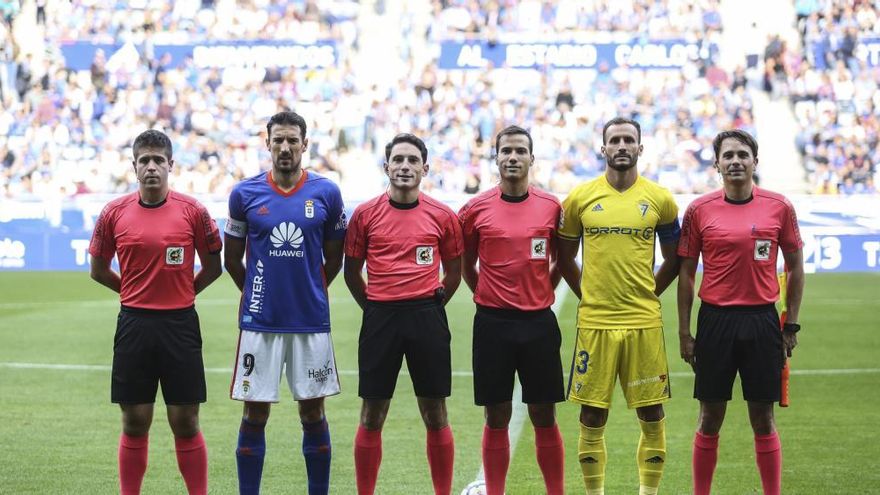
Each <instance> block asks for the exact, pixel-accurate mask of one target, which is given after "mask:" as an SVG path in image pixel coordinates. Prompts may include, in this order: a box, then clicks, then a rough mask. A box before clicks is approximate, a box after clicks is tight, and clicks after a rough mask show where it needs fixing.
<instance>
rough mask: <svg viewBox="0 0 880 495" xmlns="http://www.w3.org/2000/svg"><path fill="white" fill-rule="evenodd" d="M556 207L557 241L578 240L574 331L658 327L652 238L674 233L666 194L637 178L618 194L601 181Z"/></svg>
mask: <svg viewBox="0 0 880 495" xmlns="http://www.w3.org/2000/svg"><path fill="white" fill-rule="evenodd" d="M562 207H563V223H562V228H561V229H559V236H560V237H562V238H564V239H569V240H578V239H581V238H583V244H582V246H581V247H582V252H583V275H582V277H581V295H582V297H581V301H580V304H579V305H578V327H580V328H609V329H612V328H656V327H661V326H663V321H662V318H661V316H660V300H659V299H658V298H657V296H655V295H654V255H655V253H654V249H655V248H654V247H655V242H654V237H655V233H656V231H657V229H658V227H661V228H667V229H671V228H673V225H674V226H675V228H677V219H678V206H677V205H676V204H675V201H674V200H673V198H672V194H670V193H669V191H668V190H666V189H664V188H663V187H661V186H660V185H658V184H656V183H654V182H652V181H650V180H648V179H645V178H644V177H641V176H640V177H639V178H638V180H636V182H635V184H633V185H632V187H630V188H629V189H627V190H626V191H624V192H619V191H617V190H616V189H614V188H613V187H611V185H610V184H609V183H608V180H607V179H606V178H605V176H604V175H602V176H601V177H599V178H597V179H594V180H592V181H590V182H586V183H584V184H581V185H580V186H578V187H576V188H575V189H574V190H572V191H571V193H570V194H569V195H568V197H567V198H566V199H565V201H564V202H563V204H562ZM676 236H677V233H676ZM676 239H677V237H676Z"/></svg>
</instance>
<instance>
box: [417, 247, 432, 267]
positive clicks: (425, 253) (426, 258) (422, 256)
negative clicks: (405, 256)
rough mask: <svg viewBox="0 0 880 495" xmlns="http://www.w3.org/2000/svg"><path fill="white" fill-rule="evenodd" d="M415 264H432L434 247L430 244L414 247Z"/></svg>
mask: <svg viewBox="0 0 880 495" xmlns="http://www.w3.org/2000/svg"><path fill="white" fill-rule="evenodd" d="M416 264H417V265H433V264H434V248H433V247H432V246H417V247H416Z"/></svg>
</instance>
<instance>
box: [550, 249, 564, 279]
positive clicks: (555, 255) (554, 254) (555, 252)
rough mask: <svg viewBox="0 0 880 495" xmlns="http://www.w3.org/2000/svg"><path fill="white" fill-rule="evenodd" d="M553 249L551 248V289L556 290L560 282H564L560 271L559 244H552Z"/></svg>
mask: <svg viewBox="0 0 880 495" xmlns="http://www.w3.org/2000/svg"><path fill="white" fill-rule="evenodd" d="M552 245H553V247H552V248H550V287H553V288H554V289H555V288H556V286H557V285H559V281H560V280H562V272H560V271H559V266H558V265H559V262H558V261H557V260H558V259H559V247H558V246H557V243H556V242H554V243H552Z"/></svg>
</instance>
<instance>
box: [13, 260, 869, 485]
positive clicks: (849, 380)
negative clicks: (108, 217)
mask: <svg viewBox="0 0 880 495" xmlns="http://www.w3.org/2000/svg"><path fill="white" fill-rule="evenodd" d="M0 286H2V288H3V290H2V294H3V300H2V301H0V446H2V448H0V493H9V494H28V493H30V494H65V493H71V494H84V493H89V494H91V493H101V494H104V493H114V492H116V490H117V486H116V483H117V478H116V448H117V439H118V435H119V430H120V414H119V410H118V408H117V407H116V406H115V405H112V404H110V402H109V385H110V379H109V371H108V369H107V367H108V365H109V364H110V362H111V355H112V340H113V331H114V325H115V317H116V313H117V308H118V300H117V299H116V298H115V295H114V294H112V293H111V292H110V291H108V290H106V289H104V288H103V287H100V286H99V285H97V284H96V283H94V282H92V281H91V280H89V278H88V275H87V274H86V273H67V272H60V273H59V272H54V273H16V272H6V273H2V274H0ZM878 290H880V275H878V274H820V275H809V276H808V278H807V289H806V295H805V301H804V304H803V309H802V312H801V318H800V320H801V323H802V325H803V327H804V330H803V332H801V334H800V345H799V347H798V348H797V349H796V351H795V357H794V360H793V363H792V365H793V369H794V370H795V373H799V374H795V375H794V376H793V377H792V383H791V397H792V406H791V407H790V408H788V409H778V408H777V410H776V411H777V415H776V417H777V423H778V427H779V430H780V434H781V437H782V442H783V452H784V461H783V462H784V465H783V469H784V474H783V493H786V494H820V493H821V494H827V493H835V494H836V493H840V494H864V493H877V492H878V490H880V473H878V470H877V469H876V463H877V459H878V456H880V447H878V445H880V426H878V424H880V394H878V386H880V372H878V370H877V368H880V360H878V357H877V355H878V350H880V332H878V331H877V330H878V326H877V323H876V320H875V316H874V312H875V311H876V308H877V301H878V299H877V294H878ZM674 292H675V290H674V287H673V288H672V289H670V290H669V291H667V293H666V294H665V295H664V297H663V303H664V304H663V308H664V321H665V325H666V328H667V331H666V342H667V344H666V345H667V355H668V357H669V362H670V371H671V372H672V377H671V384H672V393H673V398H672V400H671V401H670V402H669V403H668V404H667V406H666V413H667V444H668V461H667V465H666V469H665V473H664V475H663V482H662V485H661V493H664V494H685V493H689V491H690V452H691V442H692V438H693V431H694V426H695V424H696V414H697V403H696V401H694V399H692V398H691V394H692V387H693V378H692V375H691V374H690V373H688V370H687V369H686V367H685V365H684V364H683V363H682V362H681V360H680V359H679V358H678V339H677V338H676V328H677V326H676V317H675V301H674ZM331 297H332V303H331V308H332V314H333V339H334V342H335V345H336V351H337V360H338V366H339V369H340V371H341V373H340V375H341V381H342V389H343V392H342V394H341V395H339V396H336V397H332V398H330V399H328V401H327V415H328V419H329V422H330V428H331V434H332V438H333V451H334V452H333V457H334V459H333V468H332V469H333V471H332V478H331V483H332V488H331V492H332V493H334V494H353V493H355V487H354V468H353V456H352V441H353V437H354V431H355V427H356V425H357V418H358V413H359V409H360V401H359V399H358V398H357V376H356V374H355V373H354V372H355V370H357V361H356V359H357V352H356V351H357V349H356V347H357V334H358V328H359V323H360V311H359V309H358V308H357V306H356V305H355V303H354V302H353V301H352V299H351V298H350V297H349V295H348V292H347V290H346V289H345V286H344V284H343V283H342V281H341V280H340V279H337V280H336V281H335V283H334V284H333V285H332V287H331ZM237 304H238V297H237V293H236V291H235V290H234V286H233V284H232V282H231V280H230V279H229V278H228V277H227V276H225V275H224V276H223V278H221V279H220V280H218V281H217V282H216V283H215V284H214V285H213V286H211V287H210V288H209V289H207V290H206V291H205V293H204V294H202V295H201V296H200V297H199V302H198V310H199V315H200V317H201V321H202V332H203V339H204V355H205V365H206V367H207V368H208V374H207V377H208V402H207V403H206V404H205V405H204V406H203V407H202V413H201V424H202V429H203V431H204V434H205V437H206V439H207V442H208V448H209V462H210V486H211V493H216V494H227V493H236V492H237V491H236V490H237V479H236V472H235V456H234V450H235V444H236V438H237V434H238V424H239V418H240V415H241V405H240V404H239V403H237V402H234V401H232V400H230V399H229V395H228V390H229V380H230V372H229V369H230V367H231V366H232V361H233V352H234V349H235V344H236V337H237V329H236V327H235V314H236V311H237ZM574 310H575V301H574V300H573V298H572V297H568V298H567V299H566V301H565V303H564V304H563V305H562V308H561V310H560V311H559V313H558V317H559V321H560V325H561V327H562V328H563V333H564V336H563V349H562V351H561V352H562V356H563V364H564V367H565V369H567V368H568V360H569V359H570V353H571V348H572V345H573V343H574V334H573V326H574V325H573V324H574ZM448 312H449V320H450V325H451V327H452V333H453V369H454V370H455V371H456V372H457V373H455V376H454V378H453V393H452V397H451V398H450V400H449V402H448V405H449V417H450V421H451V424H452V428H453V431H454V434H455V443H456V457H455V483H454V491H455V492H456V493H457V492H458V491H460V490H461V489H462V488H463V487H464V486H465V485H466V484H467V483H469V482H470V481H472V480H473V479H474V477H475V475H476V474H477V471H478V469H479V462H480V454H479V446H480V437H481V433H482V424H483V413H482V410H481V409H480V408H477V407H476V406H474V405H473V402H472V401H473V395H472V394H473V392H472V380H471V377H470V376H469V372H470V369H471V363H470V344H471V338H470V335H471V321H472V315H473V303H472V302H471V300H470V294H468V293H467V290H466V289H463V290H461V291H460V292H459V293H458V294H457V295H456V297H455V298H454V300H453V301H452V303H450V305H449V307H448ZM22 363H33V364H37V365H39V366H36V367H25V365H24V364H22ZM52 365H76V366H73V367H71V366H61V367H54V368H53V367H52ZM834 370H844V371H834ZM735 390H737V392H736V393H735V394H736V395H735V399H734V400H733V401H732V402H731V404H730V407H729V408H728V415H727V420H726V423H725V425H724V428H723V430H722V433H721V435H722V436H721V448H720V452H719V462H718V468H717V470H716V473H715V491H714V492H713V493H716V494H720V495H724V494H752V493H760V481H759V478H758V474H757V470H756V468H755V462H754V450H753V444H752V435H751V432H750V429H749V426H748V419H747V415H746V409H745V404H744V403H743V402H742V400H741V398H740V397H739V394H738V386H737V387H736V388H735ZM285 397H286V398H285V399H284V400H283V401H282V402H281V403H280V404H277V405H275V406H274V407H273V409H272V417H271V420H270V422H269V427H268V430H267V443H268V445H267V455H266V464H265V469H264V474H263V493H265V494H269V495H271V494H280V493H306V490H305V468H304V465H303V460H302V456H301V453H300V441H301V431H300V428H299V424H298V418H297V416H296V413H295V405H294V403H293V401H292V400H291V399H290V398H289V395H286V396H285ZM622 399H623V397H622V396H621V395H620V394H619V393H618V395H617V396H616V397H615V402H614V406H613V407H612V410H611V416H610V419H609V423H608V427H607V430H606V441H607V445H608V456H609V463H608V470H607V481H606V487H607V490H606V492H607V493H609V494H617V493H635V492H636V491H637V487H638V477H637V473H636V468H635V450H636V443H637V441H638V425H637V421H636V419H635V414H634V412H632V411H629V410H627V409H626V407H625V405H624V403H623V400H622ZM577 416H578V410H577V407H576V406H574V405H572V404H567V403H565V404H560V406H559V408H558V418H559V423H560V426H561V428H562V431H563V436H564V438H565V439H566V480H567V491H568V492H569V493H583V485H582V482H581V477H580V469H579V467H578V463H577V456H576V450H577ZM424 435H425V433H424V427H423V426H422V423H421V421H420V419H419V415H418V411H417V408H416V404H415V400H414V398H413V395H412V387H411V385H410V382H409V377H408V376H406V375H402V376H401V377H400V380H399V381H398V386H397V393H396V396H395V399H394V401H393V402H392V405H391V411H390V414H389V418H388V421H387V423H386V428H385V430H384V432H383V440H384V456H383V461H382V469H381V472H380V474H379V483H378V487H377V492H378V493H382V494H425V493H430V492H431V484H430V480H429V475H428V467H427V461H426V458H425V453H424V450H425V448H424ZM149 462H150V463H149V468H148V471H147V475H146V479H145V481H144V490H143V492H144V493H145V494H171V493H184V489H183V482H182V480H181V478H180V475H179V473H178V472H177V466H176V461H175V457H174V448H173V441H172V437H171V433H170V430H169V429H168V425H167V422H166V420H165V416H164V408H163V407H162V402H161V399H159V407H157V409H156V414H155V418H154V422H153V428H152V432H151V442H150V461H149ZM542 491H543V484H542V481H541V476H540V473H539V471H538V467H537V464H536V462H535V458H534V435H533V433H532V429H531V426H530V425H529V424H528V420H526V424H525V425H523V428H522V433H521V435H520V437H519V440H518V442H517V444H516V448H515V452H514V455H513V459H512V461H511V466H510V472H509V475H508V485H507V493H508V494H511V495H514V494H523V495H531V494H537V493H542Z"/></svg>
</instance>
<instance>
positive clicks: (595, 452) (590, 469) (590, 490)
mask: <svg viewBox="0 0 880 495" xmlns="http://www.w3.org/2000/svg"><path fill="white" fill-rule="evenodd" d="M606 457H607V455H606V450H605V427H604V426H602V427H599V428H590V427H589V426H584V425H583V423H581V434H580V437H579V438H578V461H579V462H580V465H581V471H583V473H584V486H586V488H587V495H604V494H605V463H606V460H607V459H606ZM657 481H658V482H659V481H660V478H659V476H658V478H657Z"/></svg>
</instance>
